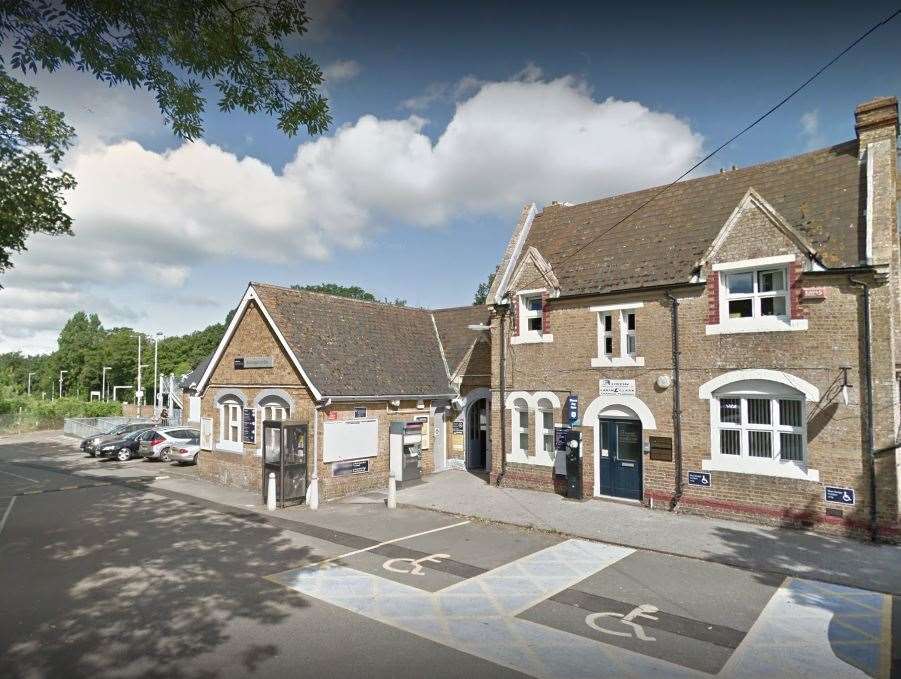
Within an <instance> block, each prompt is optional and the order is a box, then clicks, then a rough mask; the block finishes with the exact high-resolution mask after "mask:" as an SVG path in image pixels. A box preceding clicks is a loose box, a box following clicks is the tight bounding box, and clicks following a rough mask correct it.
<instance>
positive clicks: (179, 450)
mask: <svg viewBox="0 0 901 679" xmlns="http://www.w3.org/2000/svg"><path fill="white" fill-rule="evenodd" d="M199 454H200V440H199V439H198V440H197V443H183V444H182V445H174V446H171V447H170V448H169V459H170V460H172V461H173V462H178V463H179V464H197V456H198V455H199Z"/></svg>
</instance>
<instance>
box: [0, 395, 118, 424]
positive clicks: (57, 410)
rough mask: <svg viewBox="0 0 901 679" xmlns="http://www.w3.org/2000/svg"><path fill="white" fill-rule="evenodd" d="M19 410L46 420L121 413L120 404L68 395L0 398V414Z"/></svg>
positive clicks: (24, 413)
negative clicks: (43, 397)
mask: <svg viewBox="0 0 901 679" xmlns="http://www.w3.org/2000/svg"><path fill="white" fill-rule="evenodd" d="M19 412H21V413H22V414H23V415H29V416H32V417H38V418H40V419H46V420H52V419H62V418H64V417H105V416H114V415H121V414H122V405H121V404H119V403H113V402H110V401H108V402H103V401H93V402H89V401H82V400H81V399H77V398H71V397H68V396H66V397H63V398H57V399H54V400H52V401H50V400H41V399H39V398H28V397H27V396H18V397H13V398H8V399H7V398H0V414H6V413H19Z"/></svg>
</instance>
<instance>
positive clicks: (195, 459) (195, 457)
mask: <svg viewBox="0 0 901 679" xmlns="http://www.w3.org/2000/svg"><path fill="white" fill-rule="evenodd" d="M199 454H200V453H194V459H193V460H191V463H192V464H197V456H198V455H199Z"/></svg>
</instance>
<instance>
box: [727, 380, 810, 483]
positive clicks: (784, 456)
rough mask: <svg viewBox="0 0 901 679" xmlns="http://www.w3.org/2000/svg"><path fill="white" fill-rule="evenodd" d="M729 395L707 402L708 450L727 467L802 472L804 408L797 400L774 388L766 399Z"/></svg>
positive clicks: (757, 394)
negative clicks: (778, 467) (793, 468)
mask: <svg viewBox="0 0 901 679" xmlns="http://www.w3.org/2000/svg"><path fill="white" fill-rule="evenodd" d="M764 392H765V390H764V389H760V388H755V389H753V390H752V391H750V392H749V393H741V392H740V391H736V390H729V391H726V392H723V393H719V394H714V397H713V398H712V399H711V434H712V436H711V447H712V449H713V455H714V459H718V460H719V461H720V462H723V463H725V464H727V465H731V466H735V467H740V466H745V467H747V470H748V471H754V469H755V466H756V467H759V468H762V469H764V471H763V472H762V473H766V471H765V468H766V467H772V466H773V465H777V464H778V465H794V466H798V467H801V468H806V465H807V427H806V406H805V402H804V397H803V396H802V395H800V394H798V395H794V394H790V393H786V390H784V389H780V388H778V386H776V385H774V387H773V389H772V392H773V393H771V394H766V393H764Z"/></svg>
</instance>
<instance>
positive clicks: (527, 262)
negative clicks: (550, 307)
mask: <svg viewBox="0 0 901 679" xmlns="http://www.w3.org/2000/svg"><path fill="white" fill-rule="evenodd" d="M530 269H531V270H532V271H534V272H536V275H535V276H530V277H529V278H527V279H525V280H523V279H522V276H523V274H524V273H525V272H527V271H529V270H530ZM542 283H543V284H544V287H545V288H546V289H547V290H548V291H550V292H551V293H552V296H554V297H556V296H557V295H559V294H560V282H559V281H558V280H557V276H555V275H554V270H553V269H552V268H551V265H550V264H548V262H547V260H546V259H545V258H544V257H542V256H541V253H540V252H538V249H537V248H536V247H535V246H533V245H530V246H529V249H528V250H526V253H525V254H524V255H523V257H522V259H521V260H520V262H519V265H518V266H517V267H516V271H515V272H514V274H513V276H511V277H510V285H509V286H508V287H510V288H514V289H517V290H522V289H524V288H535V287H538V286H540V285H542Z"/></svg>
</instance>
